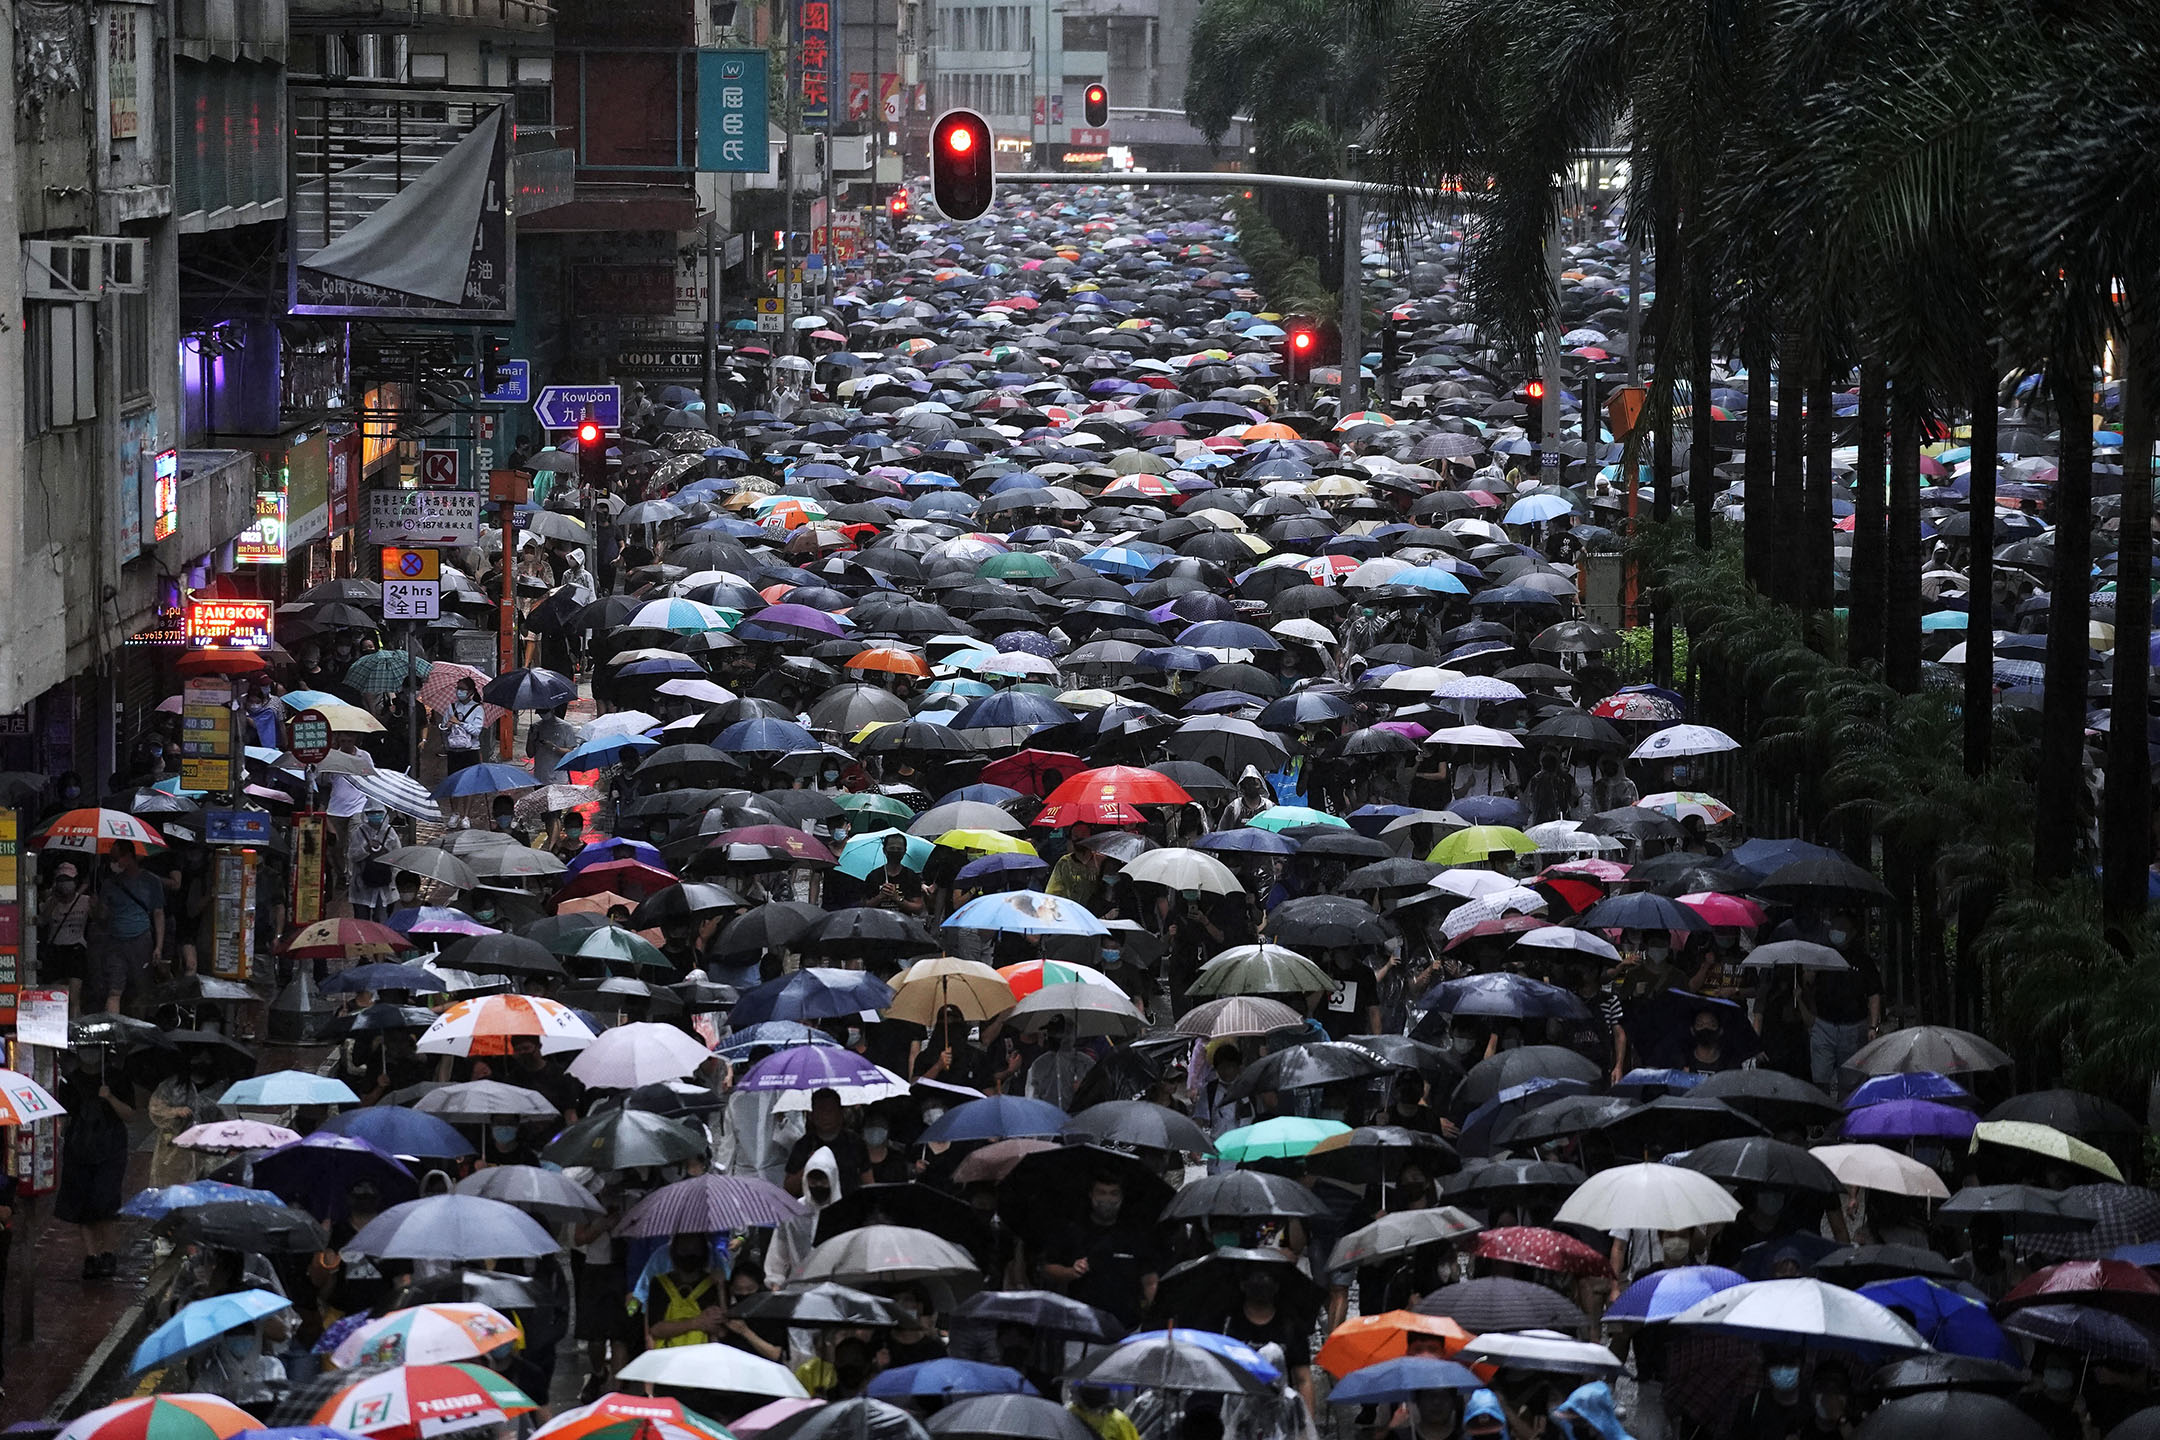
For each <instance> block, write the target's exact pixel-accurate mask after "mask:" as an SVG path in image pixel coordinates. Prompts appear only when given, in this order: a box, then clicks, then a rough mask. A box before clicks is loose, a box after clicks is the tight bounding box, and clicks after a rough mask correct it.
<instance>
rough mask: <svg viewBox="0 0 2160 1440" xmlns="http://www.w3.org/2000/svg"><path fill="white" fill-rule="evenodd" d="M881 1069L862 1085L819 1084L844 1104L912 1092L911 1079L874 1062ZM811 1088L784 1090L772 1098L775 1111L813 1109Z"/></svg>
mask: <svg viewBox="0 0 2160 1440" xmlns="http://www.w3.org/2000/svg"><path fill="white" fill-rule="evenodd" d="M872 1068H873V1069H875V1070H876V1071H877V1073H878V1078H877V1079H875V1080H865V1081H863V1082H862V1083H861V1084H859V1085H838V1084H827V1085H820V1086H819V1087H818V1089H820V1090H830V1091H832V1092H833V1093H834V1094H835V1095H837V1096H839V1097H840V1103H841V1104H842V1105H875V1104H877V1103H878V1101H880V1100H902V1099H905V1098H907V1096H908V1095H909V1094H910V1093H911V1092H910V1091H909V1088H908V1082H907V1081H905V1080H903V1079H901V1078H900V1077H899V1076H898V1075H895V1074H893V1072H892V1071H890V1070H887V1069H886V1068H885V1067H884V1066H882V1065H877V1066H873V1067H872ZM813 1093H814V1092H812V1091H809V1090H783V1091H781V1092H780V1098H779V1099H778V1100H775V1101H774V1102H773V1113H774V1114H775V1115H790V1114H798V1113H807V1112H808V1111H809V1109H810V1097H811V1095H812V1094H813Z"/></svg>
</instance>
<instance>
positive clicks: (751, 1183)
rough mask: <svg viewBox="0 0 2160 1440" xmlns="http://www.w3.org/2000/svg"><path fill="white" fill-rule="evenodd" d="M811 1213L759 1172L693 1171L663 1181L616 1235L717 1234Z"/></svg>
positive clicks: (627, 1215) (748, 1228)
mask: <svg viewBox="0 0 2160 1440" xmlns="http://www.w3.org/2000/svg"><path fill="white" fill-rule="evenodd" d="M808 1213H809V1212H808V1211H807V1210H806V1209H805V1208H804V1207H803V1204H802V1202H801V1201H799V1200H797V1199H796V1198H795V1197H794V1196H792V1195H790V1194H788V1193H787V1191H785V1190H782V1189H781V1188H780V1187H779V1186H777V1185H775V1184H773V1183H772V1182H771V1181H769V1180H760V1179H758V1178H757V1177H756V1176H754V1175H715V1174H712V1173H710V1172H708V1173H706V1174H703V1175H693V1176H691V1177H690V1178H689V1179H688V1180H677V1181H676V1182H675V1183H674V1184H672V1185H663V1186H661V1187H660V1188H659V1189H657V1190H655V1191H653V1192H652V1193H651V1194H650V1195H647V1196H646V1197H645V1198H644V1199H643V1200H640V1201H638V1203H637V1204H635V1205H633V1206H631V1207H630V1210H629V1213H627V1214H625V1215H624V1216H623V1218H622V1224H621V1225H620V1226H618V1227H617V1229H616V1232H615V1233H616V1234H618V1235H623V1236H628V1237H631V1238H647V1237H651V1236H656V1235H712V1234H717V1233H719V1232H721V1231H725V1230H752V1229H756V1228H758V1227H760V1226H765V1225H778V1224H780V1223H781V1222H782V1221H786V1220H794V1219H797V1218H799V1217H801V1216H803V1215H806V1214H808Z"/></svg>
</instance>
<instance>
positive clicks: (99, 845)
mask: <svg viewBox="0 0 2160 1440" xmlns="http://www.w3.org/2000/svg"><path fill="white" fill-rule="evenodd" d="M121 840H128V841H132V842H133V843H134V844H136V845H139V846H157V847H160V848H162V847H163V846H164V844H165V837H164V836H162V835H160V834H158V832H157V831H155V830H153V829H151V828H150V827H149V826H148V825H145V824H143V822H142V821H140V820H138V819H136V818H135V817H134V816H133V815H129V814H127V813H126V812H125V811H120V810H98V809H83V810H69V811H67V812H66V813H64V814H61V815H58V816H55V817H54V819H53V822H52V823H51V824H50V825H47V826H46V827H45V833H44V834H43V836H41V837H40V839H39V842H38V843H39V844H41V845H43V846H44V847H45V848H46V849H48V850H80V851H82V852H83V853H84V854H86V855H90V854H102V853H103V852H105V851H108V850H110V849H112V847H113V846H114V844H115V843H117V842H118V841H121Z"/></svg>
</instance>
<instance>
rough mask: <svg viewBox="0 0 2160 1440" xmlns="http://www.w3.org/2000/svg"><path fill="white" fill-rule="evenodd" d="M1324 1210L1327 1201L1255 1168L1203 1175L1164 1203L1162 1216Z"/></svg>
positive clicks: (1212, 1216) (1291, 1215) (1254, 1216)
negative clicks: (1168, 1201) (1223, 1173)
mask: <svg viewBox="0 0 2160 1440" xmlns="http://www.w3.org/2000/svg"><path fill="white" fill-rule="evenodd" d="M1326 1213H1327V1205H1326V1203H1325V1202H1324V1201H1322V1200H1321V1199H1319V1198H1318V1197H1317V1196H1315V1195H1314V1194H1313V1192H1312V1191H1310V1190H1308V1189H1306V1188H1305V1187H1304V1186H1302V1185H1300V1184H1298V1183H1297V1182H1296V1181H1294V1180H1290V1179H1287V1178H1285V1177H1284V1176H1281V1175H1269V1174H1265V1173H1263V1172H1261V1171H1257V1170H1233V1171H1231V1172H1229V1173H1228V1174H1225V1175H1208V1176H1204V1177H1202V1178H1201V1179H1198V1180H1195V1181H1193V1182H1192V1183H1191V1184H1189V1185H1186V1186H1185V1187H1184V1188H1183V1189H1181V1190H1179V1191H1178V1192H1177V1194H1176V1195H1174V1196H1173V1197H1171V1200H1170V1203H1169V1204H1168V1205H1165V1206H1164V1207H1163V1218H1165V1219H1169V1220H1209V1219H1217V1218H1221V1219H1261V1218H1279V1219H1290V1218H1296V1217H1307V1216H1315V1215H1324V1214H1326Z"/></svg>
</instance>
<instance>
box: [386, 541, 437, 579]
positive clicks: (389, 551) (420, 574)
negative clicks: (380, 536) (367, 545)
mask: <svg viewBox="0 0 2160 1440" xmlns="http://www.w3.org/2000/svg"><path fill="white" fill-rule="evenodd" d="M382 573H383V578H384V579H385V580H440V579H442V552H441V551H440V550H434V549H424V550H423V549H414V548H412V547H411V546H406V545H385V546H383V552H382Z"/></svg>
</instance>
